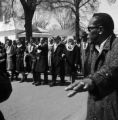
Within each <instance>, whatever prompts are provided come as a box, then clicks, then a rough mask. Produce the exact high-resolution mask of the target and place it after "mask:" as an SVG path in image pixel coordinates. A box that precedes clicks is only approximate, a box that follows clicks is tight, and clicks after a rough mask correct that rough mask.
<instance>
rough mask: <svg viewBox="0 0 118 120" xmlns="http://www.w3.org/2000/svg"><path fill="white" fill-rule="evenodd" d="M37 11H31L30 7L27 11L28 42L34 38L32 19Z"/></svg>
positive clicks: (26, 28)
mask: <svg viewBox="0 0 118 120" xmlns="http://www.w3.org/2000/svg"><path fill="white" fill-rule="evenodd" d="M34 12H35V10H32V9H30V8H29V7H28V8H27V9H25V30H26V40H27V41H30V38H31V37H32V18H33V15H34Z"/></svg>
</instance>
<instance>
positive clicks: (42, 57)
mask: <svg viewBox="0 0 118 120" xmlns="http://www.w3.org/2000/svg"><path fill="white" fill-rule="evenodd" d="M38 49H39V50H41V52H40V53H37V55H36V64H35V72H40V73H44V72H46V71H47V70H48V45H47V44H45V45H43V46H39V47H38Z"/></svg>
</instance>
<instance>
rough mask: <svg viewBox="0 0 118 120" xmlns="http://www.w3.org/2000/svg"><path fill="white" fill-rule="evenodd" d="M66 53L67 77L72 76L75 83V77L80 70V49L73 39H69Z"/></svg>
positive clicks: (71, 78)
mask: <svg viewBox="0 0 118 120" xmlns="http://www.w3.org/2000/svg"><path fill="white" fill-rule="evenodd" d="M65 46H66V49H65V50H64V53H65V64H64V66H65V75H69V76H70V80H71V82H72V83H73V82H75V75H76V72H77V68H78V65H79V63H78V61H79V60H78V59H79V53H80V51H79V47H78V46H77V45H76V44H75V42H74V39H73V38H68V39H67V43H66V45H65Z"/></svg>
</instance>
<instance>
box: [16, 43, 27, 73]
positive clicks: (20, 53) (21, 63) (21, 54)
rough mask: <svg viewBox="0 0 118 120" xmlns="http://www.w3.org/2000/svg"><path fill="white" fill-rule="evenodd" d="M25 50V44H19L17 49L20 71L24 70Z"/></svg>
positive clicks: (18, 69) (17, 64)
mask: <svg viewBox="0 0 118 120" xmlns="http://www.w3.org/2000/svg"><path fill="white" fill-rule="evenodd" d="M24 51H25V46H23V45H22V46H19V47H17V49H16V70H17V71H18V72H24Z"/></svg>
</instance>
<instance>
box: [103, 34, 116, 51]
mask: <svg viewBox="0 0 118 120" xmlns="http://www.w3.org/2000/svg"><path fill="white" fill-rule="evenodd" d="M114 38H115V35H114V34H112V35H110V37H109V38H108V39H107V40H106V43H105V44H104V47H103V50H105V51H108V50H110V49H111V45H112V42H113V40H114Z"/></svg>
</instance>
